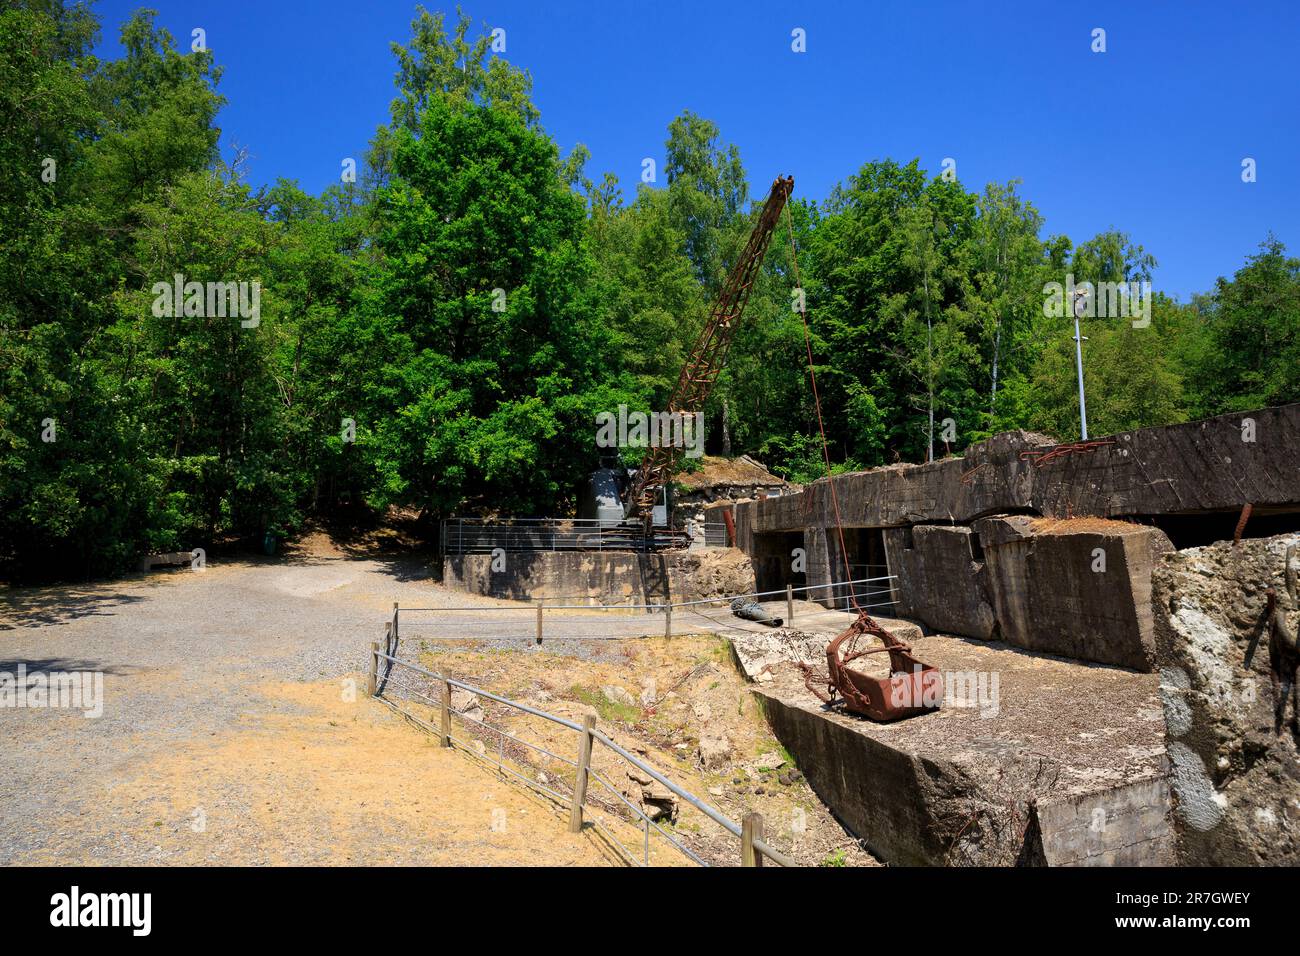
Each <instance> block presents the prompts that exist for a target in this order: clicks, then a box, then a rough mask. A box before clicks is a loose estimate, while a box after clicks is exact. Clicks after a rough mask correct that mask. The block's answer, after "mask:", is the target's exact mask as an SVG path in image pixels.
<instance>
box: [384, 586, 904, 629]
mask: <svg viewBox="0 0 1300 956" xmlns="http://www.w3.org/2000/svg"><path fill="white" fill-rule="evenodd" d="M895 580H896V576H895V575H892V574H886V575H881V576H879V577H872V578H858V579H855V580H852V581H834V582H831V583H829V584H809V585H801V586H799V587H793V586H790V587H785V588H782V589H780V590H774V591H751V592H748V593H745V594H730V595H725V596H723V597H716V598H702V599H700V600H695V601H669V602H660V603H658V604H637V603H634V602H632V601H628V602H627V603H624V604H573V603H559V602H568V601H571V600H573V598H574V597H576V596H574V595H570V596H567V597H555V598H547V599H541V600H537V601H535V602H533V603H531V604H527V603H523V602H519V603H516V604H513V605H506V606H504V607H502V606H497V607H493V606H490V605H489V606H473V605H459V606H451V607H403V608H399V607H398V606H397V604H394V605H393V620H392V629H393V633H394V634H397V633H398V629H399V625H400V623H401V615H402V614H414V615H420V614H442V613H446V614H449V615H454V614H458V613H467V612H477V613H478V614H480V615H481V614H484V613H496V612H500V613H502V614H506V615H515V614H519V615H523V614H529V615H535V616H536V624H535V628H534V637H535V640H536V643H538V644H540V643H542V638H543V636H544V632H545V616H546V614H547V613H548V612H549V613H555V612H557V611H598V612H599V611H608V612H614V611H623V612H635V611H641V612H645V613H648V614H662V615H663V616H664V636H665V637H671V636H672V633H673V615H674V611H688V612H691V611H698V609H701V608H705V607H708V606H710V605H713V606H715V607H717V606H721V608H719V609H722V608H726V607H727V606H728V605H730V604H731V602H732V601H733V600H735V599H736V598H752V599H762V598H782V597H784V598H785V602H786V615H785V619H784V622H785V623H786V624H787V625H788V624H792V623H793V622H794V618H795V605H794V600H795V597H796V595H800V594H802V595H805V596H807V595H810V594H812V593H813V592H816V591H830V592H831V594H830V596H829V598H828V600H829V602H830V604H831V608H830V609H831V610H851V609H852V605H851V602H850V600H849V596H848V595H849V591H850V590H851V591H852V593H853V595H854V597H855V598H856V600H857V606H858V607H861V608H863V609H864V610H868V611H871V610H876V609H880V608H886V607H891V606H893V605H895V604H897V603H898V601H897V600H895V599H894V593H895V589H894V585H893V582H894V581H895ZM813 600H817V599H816V598H813ZM552 602H557V603H552ZM677 620H679V621H680V620H681V615H678V616H677ZM708 620H710V621H712V622H713V623H714V624H720V623H725V624H727V625H729V626H734V627H737V628H738V629H740V630H753V629H757V628H743V627H740V626H739V625H737V624H735V623H734V622H731V621H727V622H722V621H718V620H716V619H714V618H708ZM457 623H461V624H464V625H465V626H479V625H482V624H484V623H495V622H485V621H483V620H482V619H481V618H476V619H467V620H465V621H463V622H452V621H449V620H444V621H441V622H439V624H440V625H442V626H453V627H454V626H456V624H457ZM502 623H505V622H502ZM521 623H522V622H521ZM758 627H761V625H759V626H758Z"/></svg>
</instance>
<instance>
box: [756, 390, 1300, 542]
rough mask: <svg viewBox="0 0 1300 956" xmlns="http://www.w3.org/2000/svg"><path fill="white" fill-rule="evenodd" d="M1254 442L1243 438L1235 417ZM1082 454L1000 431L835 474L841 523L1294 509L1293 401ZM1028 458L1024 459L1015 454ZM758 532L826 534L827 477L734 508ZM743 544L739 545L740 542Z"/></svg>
mask: <svg viewBox="0 0 1300 956" xmlns="http://www.w3.org/2000/svg"><path fill="white" fill-rule="evenodd" d="M1245 419H1250V420H1252V421H1253V423H1254V437H1255V441H1253V442H1246V441H1243V440H1242V435H1243V432H1242V422H1243V421H1244V420H1245ZM1095 441H1096V442H1099V443H1100V444H1097V445H1095V446H1094V447H1093V448H1092V449H1091V450H1088V451H1076V452H1070V453H1066V454H1062V455H1059V456H1057V457H1055V458H1053V459H1051V460H1048V461H1046V463H1044V464H1042V465H1041V466H1040V465H1037V464H1035V461H1034V458H1035V456H1037V455H1040V454H1041V453H1042V452H1045V451H1048V450H1050V449H1052V448H1053V447H1054V445H1053V442H1052V440H1051V439H1050V438H1047V437H1045V436H1042V435H1035V434H1032V433H1028V432H1007V433H1004V434H1001V435H995V436H993V437H992V438H990V439H988V440H987V441H983V442H979V443H977V444H975V445H972V446H970V447H969V448H967V449H966V451H965V452H964V453H963V455H962V457H960V458H949V459H945V460H943V461H938V462H934V463H932V464H927V465H890V466H886V467H883V468H876V469H873V470H871V471H866V472H857V473H854V474H847V475H841V476H837V477H836V478H835V479H834V481H835V484H836V490H837V496H838V499H839V505H840V509H839V510H840V515H841V518H842V520H843V523H844V524H845V525H846V526H849V525H857V526H862V527H903V526H906V525H912V524H930V523H942V524H952V523H956V524H967V525H968V524H970V523H971V522H972V521H974V520H975V519H977V518H980V517H984V516H986V515H991V514H1000V513H1001V514H1013V513H1033V514H1039V515H1045V516H1049V517H1056V518H1065V517H1089V516H1090V517H1119V516H1127V515H1156V514H1189V513H1196V512H1198V511H1236V510H1239V509H1240V508H1241V506H1242V505H1243V504H1245V503H1246V502H1251V503H1252V504H1253V505H1254V506H1255V507H1256V508H1257V509H1259V508H1263V507H1295V506H1300V484H1298V483H1297V482H1296V480H1295V477H1294V476H1295V475H1296V473H1297V470H1300V405H1284V406H1281V407H1278V408H1264V409H1259V410H1257V411H1251V412H1242V413H1238V414H1232V415H1221V416H1219V417H1217V418H1210V419H1206V420H1205V421H1200V422H1189V423H1187V424H1183V425H1169V426H1163V427H1159V428H1143V429H1138V430H1137V431H1132V432H1124V433H1121V434H1118V435H1111V436H1107V437H1103V438H1099V439H1095ZM1022 454H1026V455H1027V458H1023V459H1022V458H1021V455H1022ZM742 511H745V512H747V513H748V514H747V518H746V520H747V522H748V524H749V526H750V527H751V529H752V530H753V531H756V532H764V531H789V530H796V529H800V528H805V527H814V526H815V527H823V528H826V527H833V526H834V525H835V510H834V508H833V506H832V502H831V495H830V489H829V484H828V482H827V480H826V479H822V480H820V481H816V482H813V483H812V484H811V485H809V486H807V488H806V489H805V490H804V491H803V492H801V493H799V494H793V495H784V496H782V497H780V498H772V499H767V500H763V501H757V502H752V503H750V504H748V505H746V506H738V507H737V513H738V514H739V513H740V512H742ZM740 546H741V547H745V545H744V543H743V542H741V543H740Z"/></svg>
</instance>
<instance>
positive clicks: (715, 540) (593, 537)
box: [440, 518, 727, 555]
mask: <svg viewBox="0 0 1300 956" xmlns="http://www.w3.org/2000/svg"><path fill="white" fill-rule="evenodd" d="M440 540H441V544H442V553H443V554H447V555H455V554H487V553H490V552H492V551H496V550H498V549H499V550H501V551H505V552H508V553H518V552H521V551H647V550H649V551H660V550H665V549H676V548H685V547H690V546H691V545H692V544H694V543H696V542H697V541H698V543H699V544H701V545H703V546H704V547H725V546H726V544H727V529H726V526H725V525H724V524H723V523H722V522H695V521H692V522H688V523H687V527H686V528H685V529H684V530H676V529H673V528H654V529H652V532H651V535H650V536H649V537H648V538H647V537H645V536H644V535H643V534H642V533H641V530H640V529H639V528H633V527H628V526H626V525H622V524H611V523H610V522H608V521H602V520H599V519H596V518H512V519H509V520H503V521H487V520H485V519H482V518H446V519H444V520H443V522H442V525H441V532H440Z"/></svg>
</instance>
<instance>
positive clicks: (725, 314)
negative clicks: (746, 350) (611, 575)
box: [623, 176, 794, 525]
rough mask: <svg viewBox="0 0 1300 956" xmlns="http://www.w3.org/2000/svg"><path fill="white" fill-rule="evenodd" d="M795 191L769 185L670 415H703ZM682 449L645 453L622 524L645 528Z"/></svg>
mask: <svg viewBox="0 0 1300 956" xmlns="http://www.w3.org/2000/svg"><path fill="white" fill-rule="evenodd" d="M793 191H794V177H793V176H785V177H780V176H778V177H777V178H776V180H775V181H774V182H773V183H772V191H771V192H769V193H768V194H767V201H766V202H764V203H763V211H762V213H760V214H759V217H758V222H757V223H756V224H755V225H754V231H753V232H751V233H750V235H749V242H747V243H746V244H745V248H744V250H743V251H742V252H741V254H740V258H739V259H737V260H736V264H735V265H734V266H733V267H732V269H731V272H730V273H729V274H728V275H727V281H726V283H725V284H724V285H723V287H722V292H721V294H720V295H719V296H718V300H717V301H716V302H715V303H714V304H713V309H712V310H711V311H710V312H709V318H708V321H707V322H705V323H704V328H703V329H702V330H701V332H700V335H699V338H698V339H697V340H696V342H695V347H694V348H692V349H691V354H690V357H689V358H688V359H687V360H686V364H685V365H684V366H683V367H682V371H681V374H680V375H679V376H678V378H677V385H676V387H674V389H673V393H672V397H671V398H669V400H668V409H667V411H668V412H669V414H690V413H693V412H698V411H702V410H703V408H704V403H705V401H707V400H708V397H709V392H710V391H712V389H713V383H714V382H715V381H717V378H718V376H719V375H720V374H721V373H722V370H723V369H724V368H725V367H726V365H727V352H728V351H729V350H730V349H731V340H732V338H733V337H734V336H735V334H736V326H737V325H738V324H739V322H740V318H741V316H742V315H743V314H744V311H745V306H746V304H747V303H748V302H749V294H750V292H751V291H752V290H753V287H754V280H755V279H756V278H757V276H758V270H759V269H760V268H761V267H762V265H763V254H764V253H765V252H766V251H767V244H768V242H769V241H770V240H771V238H772V231H773V230H774V229H775V228H776V223H777V220H778V219H779V218H780V216H781V210H782V209H784V208H785V204H786V200H788V199H789V198H790V194H791V193H792V192H793ZM682 450H683V449H682V448H681V447H679V446H676V445H672V444H669V443H665V442H660V443H659V444H658V445H655V446H652V447H650V448H648V449H647V450H646V454H645V458H644V459H642V461H641V467H640V468H639V469H638V470H637V473H636V477H635V478H634V479H633V481H632V483H631V485H630V486H629V488H628V493H627V499H626V500H625V502H624V506H623V509H624V510H623V517H624V520H630V519H632V518H636V517H637V516H645V518H646V523H647V525H648V524H649V515H650V514H651V513H652V510H653V508H654V503H655V498H656V496H657V495H658V493H659V489H660V488H662V487H664V485H666V484H667V483H668V482H669V481H670V480H671V479H672V475H673V472H675V471H676V470H677V463H678V460H679V458H680V457H681V454H682Z"/></svg>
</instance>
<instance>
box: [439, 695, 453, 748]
mask: <svg viewBox="0 0 1300 956" xmlns="http://www.w3.org/2000/svg"><path fill="white" fill-rule="evenodd" d="M441 710H442V715H441V716H442V721H441V725H442V735H441V740H440V743H441V744H442V745H443V746H444V747H450V746H451V685H450V684H448V683H447V682H446V681H443V682H442V707H441Z"/></svg>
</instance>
